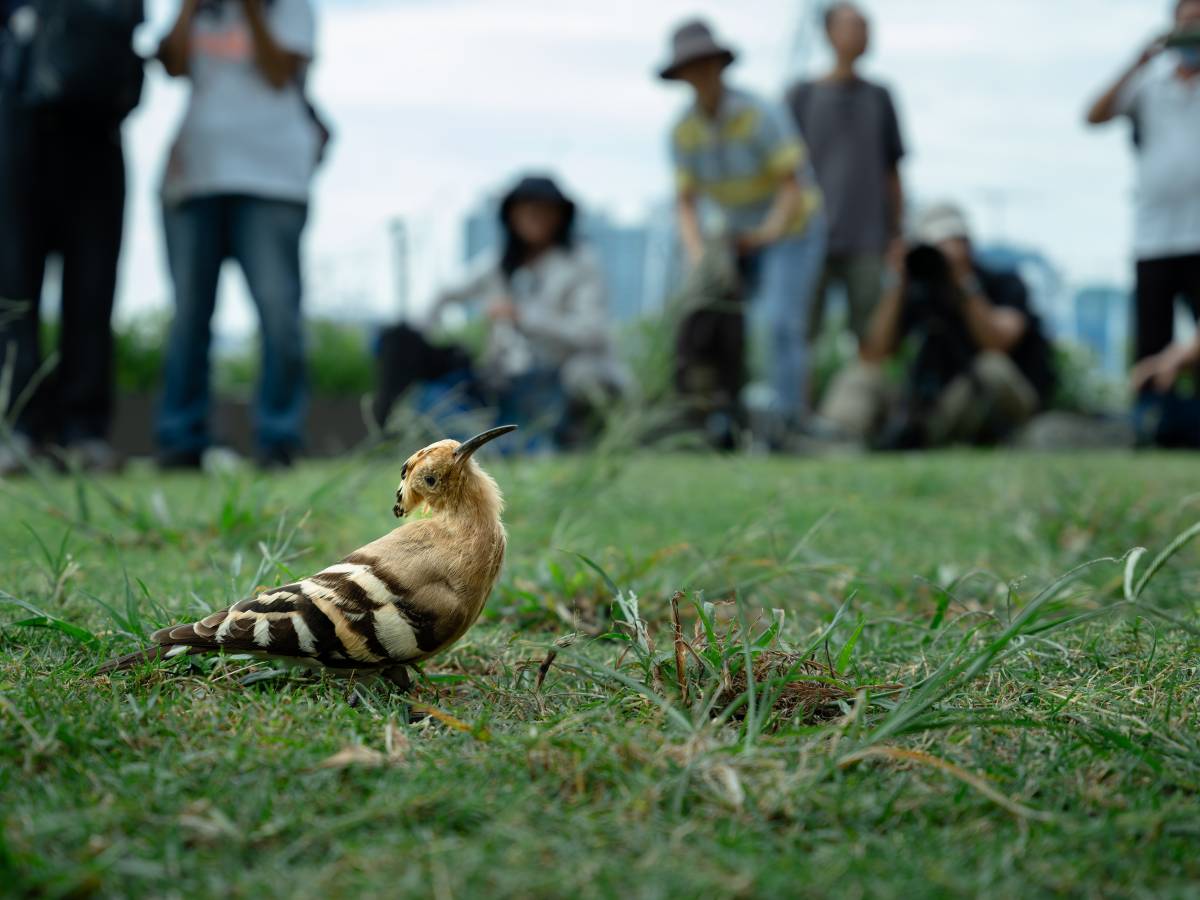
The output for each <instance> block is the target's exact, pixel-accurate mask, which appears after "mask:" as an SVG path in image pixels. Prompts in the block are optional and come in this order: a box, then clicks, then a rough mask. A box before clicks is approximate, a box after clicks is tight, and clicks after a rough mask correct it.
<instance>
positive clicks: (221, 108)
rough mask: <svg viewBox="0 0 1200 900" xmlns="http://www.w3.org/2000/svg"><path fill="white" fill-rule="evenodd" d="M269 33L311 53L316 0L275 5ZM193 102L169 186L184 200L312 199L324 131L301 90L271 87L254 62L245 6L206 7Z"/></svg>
mask: <svg viewBox="0 0 1200 900" xmlns="http://www.w3.org/2000/svg"><path fill="white" fill-rule="evenodd" d="M264 5H265V8H266V19H267V27H268V28H270V30H271V34H272V36H273V37H274V38H275V40H276V41H277V42H278V43H279V44H280V45H281V46H282V47H284V48H285V49H287V50H290V51H291V52H292V53H295V54H297V55H299V56H304V57H309V58H311V57H312V55H313V32H314V24H313V10H312V6H311V4H310V2H309V0H267V2H266V3H265V4H264ZM190 39H191V47H190V56H189V60H188V66H189V75H190V77H191V82H192V95H191V99H190V100H189V102H188V107H187V112H186V113H185V114H184V118H183V124H182V126H181V127H180V129H179V136H178V138H177V139H176V140H175V144H174V146H173V147H172V148H171V155H170V158H169V159H168V161H167V171H166V175H165V177H164V179H163V198H164V199H165V200H166V202H168V203H177V202H179V201H182V200H186V199H187V198H189V197H196V196H204V195H211V194H248V195H250V196H252V197H264V198H267V199H272V200H295V201H299V202H305V201H306V200H307V199H308V189H309V182H310V181H311V180H312V174H313V170H314V169H315V168H316V162H317V150H318V140H319V138H318V134H317V128H316V126H315V125H314V123H313V121H312V118H311V116H310V115H309V113H308V110H307V108H306V106H305V103H304V98H303V95H302V93H301V88H300V83H299V81H297V82H296V83H294V84H288V85H286V86H284V87H283V88H282V89H280V90H277V89H275V88H273V87H272V86H271V85H270V84H269V83H268V82H267V80H266V78H264V77H263V75H262V73H261V72H260V71H259V70H258V68H257V66H256V65H255V62H254V41H253V37H252V36H251V34H250V26H249V24H248V23H247V22H246V15H245V12H244V6H243V4H242V2H241V0H206V2H203V3H201V5H200V9H199V10H198V11H197V12H196V17H195V19H194V20H193V22H192V30H191V35H190Z"/></svg>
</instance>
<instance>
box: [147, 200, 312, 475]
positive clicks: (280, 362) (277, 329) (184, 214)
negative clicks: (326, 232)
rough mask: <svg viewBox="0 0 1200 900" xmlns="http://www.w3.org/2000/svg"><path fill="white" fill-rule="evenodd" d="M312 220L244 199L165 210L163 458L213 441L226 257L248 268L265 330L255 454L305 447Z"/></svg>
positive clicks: (295, 209) (271, 203)
mask: <svg viewBox="0 0 1200 900" xmlns="http://www.w3.org/2000/svg"><path fill="white" fill-rule="evenodd" d="M307 217H308V207H307V206H306V205H305V204H303V203H295V202H290V201H285V200H267V199H263V198H259V197H248V196H244V195H240V194H239V195H233V194H221V195H214V196H206V197H195V198H192V199H190V200H185V201H184V202H182V203H180V204H178V205H174V206H168V207H166V208H165V209H164V211H163V223H164V229H165V233H166V240H167V261H168V263H169V265H170V269H171V279H172V281H173V282H174V285H175V318H174V320H173V321H172V323H171V333H170V337H169V339H168V342H167V358H166V365H165V369H166V372H165V379H166V386H165V390H164V394H163V400H162V408H161V410H160V412H159V417H158V429H157V435H158V442H159V445H160V446H161V447H162V449H163V451H164V452H167V453H187V452H197V451H203V450H204V449H205V448H206V447H207V446H208V445H209V442H210V437H209V432H208V417H209V345H210V344H211V342H212V315H213V309H214V308H215V306H216V301H217V279H218V277H219V276H220V273H221V264H222V263H223V262H224V261H225V260H226V259H227V258H232V259H235V260H237V263H238V265H239V266H241V269H242V272H243V274H244V275H245V277H246V284H247V286H248V287H249V288H250V296H251V298H252V299H253V300H254V305H255V306H256V307H258V314H259V319H260V321H261V326H262V327H261V334H262V369H261V374H260V376H259V385H258V398H257V403H256V407H255V428H256V431H257V441H258V445H259V447H260V448H261V449H263V450H270V449H272V448H282V449H288V450H291V449H294V448H296V447H298V446H299V445H300V443H301V440H302V430H303V421H304V410H305V398H306V393H307V391H306V378H305V363H304V330H303V326H302V322H301V318H300V293H301V286H300V235H301V232H303V230H304V223H305V220H306V219H307Z"/></svg>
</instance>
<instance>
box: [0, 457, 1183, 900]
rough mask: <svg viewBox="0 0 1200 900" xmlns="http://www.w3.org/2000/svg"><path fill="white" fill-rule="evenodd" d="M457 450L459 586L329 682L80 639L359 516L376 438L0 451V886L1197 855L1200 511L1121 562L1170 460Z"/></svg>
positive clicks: (1010, 864)
mask: <svg viewBox="0 0 1200 900" xmlns="http://www.w3.org/2000/svg"><path fill="white" fill-rule="evenodd" d="M403 449H404V450H406V451H407V450H410V449H413V448H403ZM485 465H486V466H487V467H488V468H489V469H490V470H491V471H492V472H493V474H495V476H496V477H497V480H498V481H499V482H500V484H501V486H502V487H503V489H504V490H505V493H506V496H507V501H508V511H507V513H506V522H507V524H508V528H509V534H510V545H509V546H510V552H509V558H508V562H507V564H506V567H505V571H504V573H503V574H502V576H501V581H500V584H499V585H498V587H497V589H496V591H495V592H494V593H493V595H492V598H491V601H490V603H489V606H488V609H487V611H486V612H485V614H484V617H483V618H482V619H481V620H480V622H479V623H478V624H477V625H476V626H475V628H474V629H473V630H472V631H471V632H469V633H468V635H467V637H466V638H465V639H464V640H463V641H462V642H461V643H460V644H459V645H458V646H457V647H455V648H454V649H453V650H452V651H450V652H448V653H446V654H445V655H443V656H441V657H439V658H436V659H434V660H431V661H430V662H429V663H427V664H426V665H425V667H424V678H423V680H422V681H421V682H420V684H419V686H418V689H417V692H416V693H415V695H413V696H411V697H404V696H401V695H398V694H396V693H394V692H388V691H385V690H383V688H382V687H380V686H377V685H370V684H367V685H360V686H358V687H357V689H356V692H357V696H359V700H358V702H357V703H356V704H355V705H352V704H351V703H350V702H348V700H347V697H348V687H347V685H346V683H345V682H342V681H336V680H333V679H330V678H322V677H317V676H314V675H304V674H284V675H279V676H272V675H271V671H272V669H271V666H269V665H267V664H264V663H255V662H253V661H251V660H247V659H242V658H230V659H225V660H213V661H211V662H205V663H202V664H199V665H197V664H189V663H188V662H187V661H186V660H176V661H174V662H171V663H160V664H153V665H149V666H146V667H144V668H143V669H141V670H138V671H135V672H131V673H123V674H117V675H113V676H96V675H94V674H93V670H94V667H95V666H96V664H97V663H99V662H100V661H101V660H103V659H104V658H106V657H107V656H108V655H111V654H114V653H118V652H124V651H127V650H130V649H132V648H134V647H135V646H137V644H138V638H137V635H138V634H139V633H145V632H148V631H149V630H150V629H152V628H153V627H156V626H158V625H161V624H166V623H167V622H169V621H177V620H185V619H188V618H189V617H196V616H198V615H200V614H202V613H203V612H205V611H207V610H209V609H210V608H214V607H217V606H220V605H224V604H227V603H229V602H231V601H233V600H237V599H240V598H242V597H244V596H246V595H247V593H248V592H250V591H251V590H252V589H253V588H254V587H255V586H256V585H272V584H276V583H282V582H285V581H290V580H292V579H293V576H295V575H304V574H307V573H308V572H309V571H313V570H316V569H318V568H321V567H322V566H323V565H325V564H327V563H329V562H333V561H335V560H336V559H338V558H340V557H341V556H342V555H344V554H345V553H347V552H349V551H350V550H352V549H354V548H355V547H357V546H358V545H360V544H362V543H364V542H365V541H367V540H369V539H371V538H373V537H375V536H377V535H378V534H380V533H382V532H384V531H385V530H387V529H390V528H392V527H393V526H394V525H395V520H394V519H392V517H391V507H392V504H393V502H394V498H393V492H394V490H395V485H396V482H397V480H398V477H399V463H398V459H397V458H385V457H382V456H379V455H376V456H374V457H360V458H354V459H348V460H345V461H343V462H339V463H324V464H310V465H305V466H302V467H300V468H299V469H298V470H296V471H294V472H291V473H287V474H283V475H278V476H269V477H267V476H260V475H257V474H254V473H242V474H232V475H224V476H220V477H216V476H199V475H171V476H162V475H158V474H156V473H154V472H152V471H148V470H147V471H144V472H139V471H133V472H130V473H128V474H126V475H124V476H122V477H120V478H112V479H101V480H98V481H88V480H83V479H72V478H69V477H60V476H55V477H47V478H46V479H45V480H44V481H38V480H25V481H22V482H18V483H10V484H9V485H7V486H6V487H5V488H4V492H3V493H2V494H0V505H2V506H0V508H2V509H3V515H2V516H0V590H2V591H3V592H4V594H0V599H3V601H4V602H3V603H2V604H0V623H6V624H5V627H3V629H2V630H0V729H2V731H0V738H2V740H0V826H2V831H0V884H2V885H3V887H0V891H3V892H5V893H10V894H21V893H32V894H37V895H43V896H57V895H64V894H69V895H75V896H78V895H86V894H92V893H94V894H97V895H100V896H226V895H242V896H254V895H257V896H294V897H325V896H347V895H356V894H368V893H370V894H374V895H422V896H424V895H433V896H437V897H455V896H488V897H495V896H512V895H521V896H552V895H571V896H583V897H591V896H601V897H608V896H632V897H659V896H689V897H690V896H706V897H707V896H714V897H715V896H743V895H758V896H787V895H807V896H822V895H828V896H838V897H865V896H869V897H891V896H895V897H901V896H917V895H979V894H987V895H992V896H1031V895H1039V894H1062V893H1065V894H1072V895H1082V896H1101V895H1103V896H1184V895H1190V896H1195V894H1196V892H1197V891H1200V849H1198V848H1200V637H1198V635H1200V552H1198V547H1200V541H1197V542H1196V543H1192V542H1190V541H1188V542H1186V543H1183V544H1182V546H1180V547H1179V548H1178V549H1177V552H1175V553H1173V554H1164V558H1163V559H1160V560H1157V561H1158V562H1161V563H1162V564H1161V566H1159V567H1157V568H1156V567H1155V565H1154V563H1155V562H1156V557H1157V556H1158V555H1159V554H1160V553H1161V552H1162V551H1164V550H1167V549H1168V547H1169V545H1171V543H1172V541H1173V539H1175V538H1176V537H1177V536H1180V535H1182V534H1184V533H1185V532H1186V531H1187V529H1189V527H1190V526H1192V525H1193V524H1194V523H1195V522H1197V521H1200V493H1197V491H1200V478H1198V477H1197V471H1198V470H1197V466H1196V461H1195V458H1194V457H1190V456H1182V455H1180V456H1172V455H1140V456H1130V455H1112V456H1103V455H1096V456H1066V455H1062V456H1009V455H999V454H967V453H963V454H937V455H927V456H921V457H891V458H879V457H875V458H844V459H831V460H791V459H758V458H748V457H724V458H718V457H708V456H700V455H695V456H671V457H667V458H657V457H654V456H652V455H648V454H646V455H634V456H601V457H589V458H577V459H562V460H554V461H539V462H507V461H502V460H497V459H495V458H494V457H489V459H488V460H486V461H485ZM1135 547H1145V548H1147V551H1148V552H1146V553H1145V554H1144V555H1141V556H1140V557H1136V558H1132V559H1131V560H1130V559H1125V560H1121V559H1120V558H1122V557H1125V555H1126V554H1127V553H1128V551H1130V550H1131V549H1132V548H1135ZM581 557H586V559H584V558H581ZM1105 557H1107V558H1111V559H1109V561H1106V562H1100V563H1098V564H1096V565H1095V566H1092V567H1090V568H1087V569H1084V570H1082V571H1080V572H1077V573H1075V576H1074V578H1073V579H1068V580H1065V581H1061V582H1060V581H1058V579H1059V578H1060V576H1063V575H1066V574H1067V573H1069V572H1071V571H1072V570H1074V569H1076V568H1077V567H1079V566H1081V565H1082V564H1084V563H1087V562H1088V561H1090V560H1095V559H1100V558H1105ZM602 573H603V574H602ZM1146 576H1150V577H1148V578H1147V577H1146ZM1143 579H1145V580H1143ZM614 591H615V592H616V593H614ZM676 591H682V592H684V593H683V595H682V596H681V597H680V598H679V603H680V608H681V616H682V631H683V635H684V639H685V642H686V645H685V644H680V650H681V653H682V656H683V659H684V665H683V671H682V672H681V671H679V670H678V669H677V664H676V655H675V643H674V641H673V639H672V632H671V611H670V599H671V597H672V595H673V594H674V593H675V592H676ZM618 594H619V599H618ZM735 598H737V600H738V602H732V603H731V602H729V601H732V600H734V599H735ZM17 601H19V603H18V602H17ZM614 601H615V602H614ZM30 607H32V608H30ZM773 610H782V611H783V612H782V613H777V612H773ZM635 620H637V621H644V625H638V624H635ZM780 621H782V627H781V628H779V629H778V633H775V632H776V627H777V626H778V625H779V623H780ZM22 623H24V624H22ZM706 623H707V624H708V625H710V626H711V630H712V634H709V633H707V631H706ZM39 626H50V627H39ZM572 635H573V636H574V637H573V639H572V637H571V636H572ZM554 648H556V649H557V654H556V655H555V656H554V658H553V659H552V660H551V662H550V664H549V666H548V667H546V668H545V669H544V678H543V680H542V681H541V683H540V685H539V681H538V680H539V667H540V666H542V664H543V663H544V662H545V661H546V659H547V657H548V653H549V651H550V650H551V649H554ZM748 658H749V659H752V660H753V670H754V671H755V673H756V678H755V679H753V680H752V681H751V682H750V684H749V685H747V683H746V678H745V671H746V665H745V663H746V660H747V659H748ZM681 675H682V676H683V680H684V682H685V686H686V688H687V692H688V697H687V701H686V702H685V701H684V699H683V698H682V696H681V689H680V686H679V685H680V681H681V678H680V676H681ZM247 682H248V683H247Z"/></svg>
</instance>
